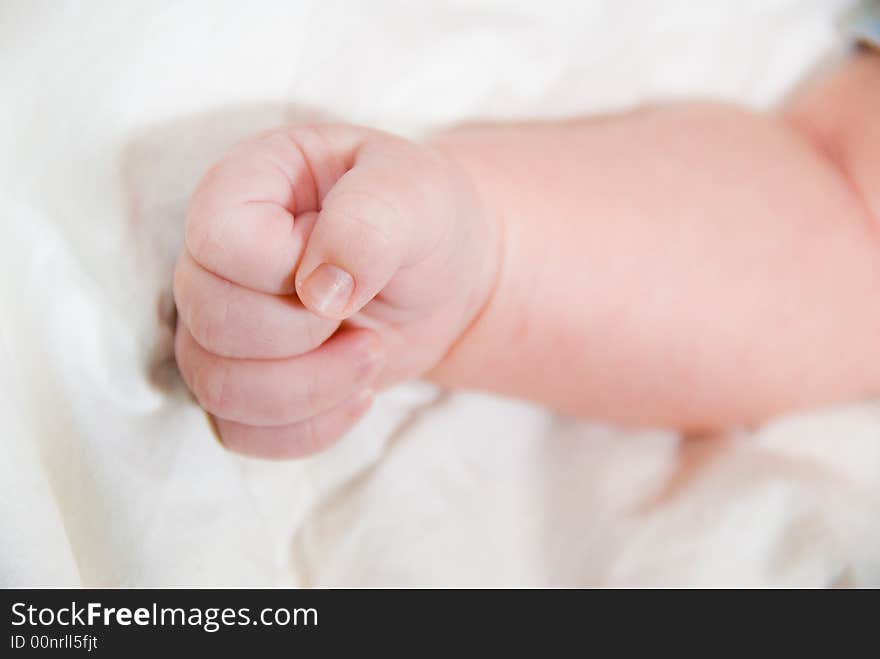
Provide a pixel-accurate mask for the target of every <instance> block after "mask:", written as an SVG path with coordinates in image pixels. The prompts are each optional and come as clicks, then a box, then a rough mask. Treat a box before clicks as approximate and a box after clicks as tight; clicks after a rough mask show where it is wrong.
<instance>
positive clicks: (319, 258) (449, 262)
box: [174, 125, 496, 458]
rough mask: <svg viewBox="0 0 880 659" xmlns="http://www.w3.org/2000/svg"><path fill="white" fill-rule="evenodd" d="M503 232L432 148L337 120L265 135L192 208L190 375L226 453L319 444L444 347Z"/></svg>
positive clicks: (484, 283)
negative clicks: (382, 389)
mask: <svg viewBox="0 0 880 659" xmlns="http://www.w3.org/2000/svg"><path fill="white" fill-rule="evenodd" d="M492 236H493V233H492V227H491V225H490V224H489V219H488V217H487V214H485V213H483V212H482V211H481V209H480V204H479V203H478V200H477V198H476V195H475V193H474V192H473V190H472V189H471V186H470V182H469V180H468V178H467V176H466V175H465V174H464V173H463V171H461V170H460V169H459V168H458V167H457V166H456V165H455V164H454V163H453V162H452V161H451V160H449V159H447V158H446V157H444V156H443V155H441V154H440V153H439V152H436V151H434V150H432V149H430V148H429V147H426V146H420V145H416V144H413V143H410V142H407V141H405V140H402V139H399V138H396V137H393V136H390V135H387V134H384V133H379V132H376V131H370V130H366V129H361V128H356V127H348V126H336V125H318V126H294V127H290V128H283V129H280V130H276V131H272V132H270V133H266V134H262V135H260V136H257V137H255V138H253V139H251V140H249V141H247V142H244V143H242V144H240V145H239V146H237V147H236V148H234V149H233V150H232V151H231V152H230V153H229V154H228V155H227V156H226V157H224V158H223V159H222V160H221V161H220V162H219V163H217V164H216V165H215V166H214V167H213V168H212V169H211V170H210V171H209V172H208V173H207V174H206V175H205V177H204V178H203V180H202V181H201V183H200V184H199V186H198V188H197V190H196V192H195V194H194V195H193V198H192V202H191V204H190V209H189V214H188V217H187V224H186V248H185V249H184V251H183V254H182V255H181V257H180V259H179V261H178V265H177V269H176V272H175V278H174V296H175V299H176V302H177V306H178V310H179V324H178V332H177V337H176V352H177V360H178V363H179V366H180V370H181V373H182V374H183V377H184V379H185V380H186V382H187V384H188V385H189V388H190V389H191V390H192V391H193V393H194V394H195V395H196V398H197V399H198V400H199V402H200V403H201V405H202V406H203V407H204V408H205V410H207V411H208V412H209V413H210V414H212V415H213V416H214V418H215V420H216V425H217V429H218V431H219V432H220V435H221V436H222V439H223V442H224V444H225V445H226V446H227V447H229V448H230V449H232V450H235V451H239V452H242V453H247V454H250V455H256V456H263V457H275V458H280V457H297V456H302V455H306V454H308V453H312V452H315V451H318V450H321V449H322V448H325V447H326V446H328V445H329V444H330V443H331V442H333V441H334V440H335V439H337V438H338V437H340V436H341V435H342V434H343V433H344V432H345V431H346V430H347V429H348V428H349V427H350V426H351V425H352V424H353V423H354V422H355V421H356V420H357V419H358V418H359V417H360V416H361V415H362V414H363V413H364V412H365V411H366V410H367V408H368V407H369V405H370V402H371V396H372V392H373V391H374V390H375V389H376V388H379V387H383V386H386V385H388V384H390V383H393V382H398V381H401V380H404V379H409V378H415V377H419V376H421V375H423V374H425V373H426V372H427V371H429V370H430V369H431V368H432V367H434V366H435V365H436V364H437V363H438V362H439V361H440V360H441V359H442V358H443V356H444V355H445V354H446V353H447V352H448V351H449V349H450V348H451V346H452V345H453V344H454V343H455V341H456V339H457V338H458V337H459V336H460V335H461V334H462V332H463V331H464V330H465V328H466V327H467V326H468V325H469V324H470V323H471V321H472V320H473V319H474V317H475V316H476V314H477V312H478V311H479V309H480V308H481V307H482V306H483V304H484V303H485V301H486V299H487V296H488V294H489V289H490V287H491V282H492V279H493V277H494V270H495V267H496V266H495V265H494V263H495V259H494V257H493V254H492V252H493V249H492V244H493V242H494V240H493V238H492ZM343 321H344V322H343Z"/></svg>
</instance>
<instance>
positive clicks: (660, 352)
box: [431, 52, 880, 431]
mask: <svg viewBox="0 0 880 659" xmlns="http://www.w3.org/2000/svg"><path fill="white" fill-rule="evenodd" d="M436 143H437V145H438V147H439V148H440V149H441V150H443V151H444V152H445V153H446V154H448V155H450V156H451V157H452V158H454V159H455V160H457V161H458V162H460V163H461V164H462V166H463V167H464V168H465V169H466V170H467V171H468V172H469V174H470V176H471V179H472V180H473V181H474V182H475V185H476V187H477V189H478V191H479V194H480V195H481V196H482V198H483V202H484V205H485V206H486V207H487V208H489V209H491V212H492V213H493V214H494V216H495V217H496V218H497V220H498V222H499V226H500V228H501V231H500V234H501V235H502V239H501V241H500V242H501V245H500V252H501V266H500V268H499V273H498V276H497V280H496V282H495V286H494V288H493V292H492V294H491V296H490V297H489V300H488V302H487V303H486V306H485V307H484V309H483V311H482V312H481V313H480V315H479V316H478V317H477V319H476V320H475V321H474V322H473V324H472V325H471V326H470V328H469V329H468V330H467V331H466V332H465V334H464V335H463V336H462V338H461V339H460V340H459V342H458V343H457V344H456V345H455V346H454V348H453V349H452V350H451V351H450V352H449V354H448V355H447V356H446V357H445V358H444V359H443V361H442V362H440V364H439V365H438V366H437V367H436V368H435V369H434V370H433V371H432V373H431V377H432V378H433V379H434V380H436V381H438V382H440V383H443V384H447V385H451V386H463V387H472V388H479V389H486V390H491V391H495V392H500V393H504V394H509V395H514V396H518V397H523V398H528V399H531V400H535V401H538V402H542V403H545V404H549V405H550V406H552V407H555V408H558V409H562V410H566V411H569V412H572V413H576V414H584V415H590V416H595V417H600V418H606V419H610V420H614V421H618V422H622V423H625V424H635V425H663V426H671V427H676V428H682V429H686V430H693V431H700V430H705V429H711V428H717V427H721V426H729V425H738V424H748V423H751V422H755V421H758V420H760V419H762V418H765V417H767V416H769V415H771V414H774V413H778V412H782V411H786V410H791V409H797V408H800V407H804V406H810V405H816V404H823V403H830V402H835V401H840V400H847V399H854V398H860V397H866V396H870V395H875V394H880V225H878V222H880V56H878V55H877V54H873V53H868V52H865V53H861V54H859V55H857V56H855V57H853V58H852V59H851V60H850V61H848V62H847V63H846V64H845V65H843V66H842V67H841V68H840V69H839V70H837V71H834V72H832V73H830V74H828V75H826V76H824V77H822V78H821V79H819V80H817V81H813V82H811V83H810V84H809V85H807V87H806V88H805V89H804V90H803V91H802V92H801V93H799V94H798V95H796V96H795V98H793V99H792V100H791V101H790V103H789V104H787V105H786V107H785V108H783V109H782V110H781V111H780V112H777V113H775V114H766V115H765V114H757V113H753V112H750V111H747V110H743V109H739V108H735V107H730V106H725V105H718V104H708V103H704V104H682V105H678V106H671V107H664V108H651V109H644V110H639V111H636V112H633V113H630V114H626V115H621V116H617V117H608V118H600V119H594V120H585V121H573V122H571V123H547V124H532V125H517V126H510V127H497V126H496V127H486V128H468V129H460V130H457V131H455V132H452V133H449V134H446V135H444V136H441V137H440V138H438V139H437V141H436Z"/></svg>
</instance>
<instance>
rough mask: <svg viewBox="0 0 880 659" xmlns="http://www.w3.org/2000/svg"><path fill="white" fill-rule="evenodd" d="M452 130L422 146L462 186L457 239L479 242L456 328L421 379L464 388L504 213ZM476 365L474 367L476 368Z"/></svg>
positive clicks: (490, 298)
mask: <svg viewBox="0 0 880 659" xmlns="http://www.w3.org/2000/svg"><path fill="white" fill-rule="evenodd" d="M455 135H456V134H455V133H448V134H444V135H439V136H436V137H435V138H433V139H431V140H430V141H429V142H428V146H429V147H430V148H432V149H434V150H435V151H436V152H438V153H439V154H440V155H441V156H442V157H443V158H445V159H446V160H447V161H448V162H449V163H450V164H451V167H452V168H453V169H454V171H455V175H456V176H457V177H459V179H460V181H461V186H462V189H463V194H462V198H463V199H464V204H463V205H464V208H465V209H466V210H465V211H464V215H465V217H467V218H469V220H468V221H467V224H468V231H466V232H465V235H464V237H463V238H462V240H463V241H464V242H469V243H471V244H474V245H479V246H480V249H478V250H477V253H476V255H475V265H474V267H473V273H474V274H473V276H472V277H471V281H472V286H470V287H469V290H468V291H467V293H466V295H465V301H464V304H463V307H464V312H463V314H462V322H461V325H460V329H459V331H458V332H457V334H456V335H455V336H454V338H453V339H452V341H451V342H450V344H449V347H448V348H447V349H446V350H445V352H444V354H443V356H442V357H441V358H440V360H439V361H438V362H437V363H436V364H435V365H434V367H433V368H432V369H431V370H430V371H429V372H428V373H426V375H425V377H426V378H427V379H429V380H431V381H434V382H436V383H438V384H443V385H449V386H467V385H468V382H469V381H470V378H469V377H468V376H467V371H468V370H469V369H473V368H474V366H475V365H474V363H473V360H472V358H471V356H470V355H471V353H472V352H473V347H472V345H471V344H472V343H473V336H474V335H475V334H479V333H480V329H479V328H480V327H481V325H482V324H483V320H484V317H485V316H486V315H487V313H488V310H489V308H490V307H492V306H493V303H494V300H495V298H496V294H497V291H498V288H499V283H500V281H501V272H502V269H503V263H504V254H505V251H506V250H505V238H506V231H505V223H504V214H503V213H502V212H501V209H500V208H498V207H497V205H496V204H493V203H492V200H491V198H490V196H489V195H487V194H486V193H485V190H483V189H482V186H481V185H480V181H481V180H482V179H483V178H484V177H483V176H481V175H480V168H481V165H480V163H479V161H478V159H476V158H473V157H472V154H471V153H469V149H468V148H467V145H466V144H462V143H459V142H458V141H457V140H456V139H455ZM477 368H479V367H477Z"/></svg>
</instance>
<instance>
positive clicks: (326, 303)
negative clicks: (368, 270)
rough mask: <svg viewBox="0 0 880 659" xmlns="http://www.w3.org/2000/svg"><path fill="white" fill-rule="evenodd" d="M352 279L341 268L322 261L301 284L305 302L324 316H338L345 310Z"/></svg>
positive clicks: (349, 296)
mask: <svg viewBox="0 0 880 659" xmlns="http://www.w3.org/2000/svg"><path fill="white" fill-rule="evenodd" d="M352 291H354V279H353V278H352V276H351V275H350V274H348V273H347V272H346V271H345V270H343V269H342V268H337V267H336V266H335V265H330V264H329V263H322V264H321V265H319V266H318V267H317V268H315V269H314V271H313V272H312V274H310V275H309V276H308V278H307V279H306V281H305V283H304V284H303V291H302V292H303V294H304V295H305V297H307V298H308V299H307V300H303V302H305V303H306V304H308V305H309V306H311V307H312V308H314V309H315V310H316V311H317V312H318V313H320V314H322V315H325V316H339V315H341V314H342V312H343V311H344V310H345V307H346V305H347V304H348V300H349V298H351V293H352Z"/></svg>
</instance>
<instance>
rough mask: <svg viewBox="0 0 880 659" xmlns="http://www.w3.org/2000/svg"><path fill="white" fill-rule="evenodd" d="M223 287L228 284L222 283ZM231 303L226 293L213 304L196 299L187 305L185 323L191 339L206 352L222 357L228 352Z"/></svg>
mask: <svg viewBox="0 0 880 659" xmlns="http://www.w3.org/2000/svg"><path fill="white" fill-rule="evenodd" d="M224 286H228V283H226V282H224ZM230 304H231V301H230V296H229V294H228V291H225V290H224V291H223V292H222V293H221V294H220V295H218V296H216V300H215V301H214V302H208V301H207V300H204V299H200V298H198V297H196V298H195V299H194V300H192V302H191V303H190V304H189V305H188V309H187V317H186V319H185V322H186V324H187V326H188V328H189V331H190V334H192V337H193V339H195V341H196V343H198V344H199V345H200V346H201V347H202V348H204V349H205V350H207V351H208V352H212V353H214V354H217V355H224V354H225V353H226V352H227V351H228V345H227V343H228V335H229V331H228V318H229V307H230Z"/></svg>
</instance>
